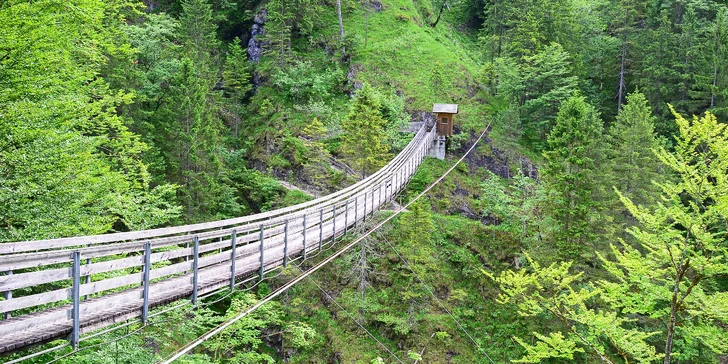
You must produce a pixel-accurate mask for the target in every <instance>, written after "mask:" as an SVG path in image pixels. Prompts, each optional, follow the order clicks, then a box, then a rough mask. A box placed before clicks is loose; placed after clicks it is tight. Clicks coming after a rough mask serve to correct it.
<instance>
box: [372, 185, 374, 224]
mask: <svg viewBox="0 0 728 364" xmlns="http://www.w3.org/2000/svg"><path fill="white" fill-rule="evenodd" d="M372 217H374V189H373V188H372Z"/></svg>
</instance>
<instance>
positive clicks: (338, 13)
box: [336, 0, 346, 59]
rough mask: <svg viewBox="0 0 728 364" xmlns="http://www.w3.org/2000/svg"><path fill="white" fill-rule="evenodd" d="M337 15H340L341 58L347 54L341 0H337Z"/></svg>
mask: <svg viewBox="0 0 728 364" xmlns="http://www.w3.org/2000/svg"><path fill="white" fill-rule="evenodd" d="M336 15H337V16H338V17H339V36H340V37H341V59H344V56H345V55H346V46H345V45H344V19H342V18H341V0H336Z"/></svg>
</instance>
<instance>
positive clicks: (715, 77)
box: [710, 61, 718, 109]
mask: <svg viewBox="0 0 728 364" xmlns="http://www.w3.org/2000/svg"><path fill="white" fill-rule="evenodd" d="M717 84H718V62H715V61H713V88H712V89H711V90H710V108H711V109H712V108H714V107H715V86H716V85H717Z"/></svg>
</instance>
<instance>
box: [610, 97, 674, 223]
mask: <svg viewBox="0 0 728 364" xmlns="http://www.w3.org/2000/svg"><path fill="white" fill-rule="evenodd" d="M655 119H656V118H655V117H654V116H653V115H652V110H651V108H650V106H649V105H648V104H647V99H646V98H645V97H644V95H642V94H641V93H639V92H638V91H635V92H634V93H631V94H629V95H627V103H626V104H625V105H624V107H623V108H622V110H621V111H620V112H619V115H617V119H616V121H615V122H614V123H613V124H612V125H611V127H610V129H609V141H610V144H611V148H610V159H611V161H612V165H613V168H612V170H613V173H612V176H613V180H612V183H613V185H614V188H616V189H617V190H618V191H620V192H621V193H622V194H623V195H624V196H626V197H628V198H630V199H631V200H632V201H634V203H635V204H638V205H642V206H650V205H652V204H653V203H655V202H656V199H655V196H656V193H657V186H656V185H655V184H654V183H653V181H655V182H656V181H659V180H661V179H662V178H661V175H660V170H659V167H660V164H659V161H658V159H657V156H655V153H654V151H655V150H656V149H657V147H658V142H657V137H656V134H655ZM617 202H618V201H615V203H617ZM622 206H623V205H621V203H619V204H616V206H615V207H614V208H613V209H612V211H614V212H615V213H616V212H618V216H615V218H616V220H617V221H624V220H625V219H627V220H628V221H629V219H630V216H631V215H629V213H628V211H626V210H625V209H624V208H623V207H622ZM620 230H622V229H620Z"/></svg>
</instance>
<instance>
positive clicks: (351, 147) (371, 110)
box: [341, 85, 390, 176]
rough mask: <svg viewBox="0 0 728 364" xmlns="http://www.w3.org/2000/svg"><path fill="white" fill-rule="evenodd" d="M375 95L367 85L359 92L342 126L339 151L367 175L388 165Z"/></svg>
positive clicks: (383, 128)
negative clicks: (342, 131)
mask: <svg viewBox="0 0 728 364" xmlns="http://www.w3.org/2000/svg"><path fill="white" fill-rule="evenodd" d="M380 107H381V103H380V101H379V98H378V95H377V94H376V93H375V91H374V89H372V87H371V86H369V85H364V87H363V88H362V89H361V90H359V92H358V93H357V94H356V97H355V98H354V100H353V102H352V104H351V108H350V109H349V114H348V115H347V116H346V118H345V119H344V120H343V121H342V122H341V128H342V129H343V130H344V135H342V138H341V139H342V140H341V141H342V145H341V149H342V151H343V153H344V155H345V156H346V158H347V159H348V160H349V161H350V162H351V164H352V166H353V167H354V168H355V169H358V170H360V171H361V172H362V175H363V176H366V175H368V174H369V173H372V172H374V171H376V170H377V169H379V168H381V167H382V166H384V165H385V164H387V162H389V158H390V153H389V146H388V145H387V144H385V143H384V142H385V140H386V139H387V133H386V130H385V124H386V121H385V120H384V118H383V117H382V112H381V110H380Z"/></svg>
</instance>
